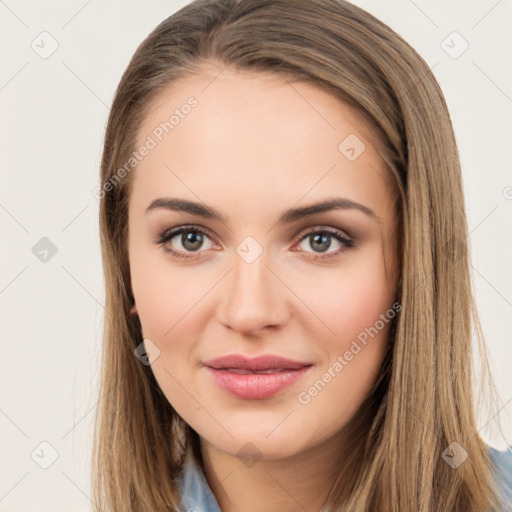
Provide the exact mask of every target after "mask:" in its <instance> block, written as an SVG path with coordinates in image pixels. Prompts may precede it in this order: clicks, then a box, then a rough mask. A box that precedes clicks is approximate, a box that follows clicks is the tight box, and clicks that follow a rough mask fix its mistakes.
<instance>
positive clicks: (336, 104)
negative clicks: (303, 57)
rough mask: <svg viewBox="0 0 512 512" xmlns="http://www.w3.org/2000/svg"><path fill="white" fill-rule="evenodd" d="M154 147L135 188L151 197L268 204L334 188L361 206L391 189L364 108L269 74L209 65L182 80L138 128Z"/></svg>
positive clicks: (141, 140)
mask: <svg viewBox="0 0 512 512" xmlns="http://www.w3.org/2000/svg"><path fill="white" fill-rule="evenodd" d="M149 141H151V142H150V143H149V144H150V145H151V146H152V149H151V150H150V151H148V152H147V155H146V156H144V158H143V159H141V161H140V162H139V163H138V164H137V167H136V170H135V176H134V178H135V179H134V187H133V189H132V190H133V193H134V194H135V193H137V194H138V195H144V196H145V199H146V200H147V199H149V198H150V196H152V195H153V196H155V194H160V195H163V192H164V190H163V189H165V192H169V194H172V195H176V191H179V192H182V194H181V195H182V196H186V197H188V198H191V199H192V198H193V199H194V200H197V199H198V198H200V199H201V200H205V201H206V200H207V199H212V200H211V201H206V202H209V204H212V205H213V204H222V203H223V202H226V201H229V202H231V203H232V204H235V202H239V201H242V202H243V201H246V202H250V198H257V200H259V201H260V203H259V204H260V207H263V203H262V202H261V200H263V199H265V201H266V203H268V204H269V205H270V204H275V202H276V201H281V200H283V198H284V196H286V197H287V200H289V201H294V202H297V201H299V199H300V198H301V197H302V196H304V195H306V194H308V199H311V200H313V199H316V198H318V197H323V196H325V195H326V193H328V194H329V195H332V193H333V191H334V190H339V193H340V194H341V195H342V193H343V192H344V191H348V192H349V193H350V194H352V198H353V199H355V200H358V199H359V200H361V201H363V200H365V199H366V200H368V199H370V200H371V197H369V195H370V196H371V195H372V194H371V190H374V191H376V193H375V194H374V195H375V197H374V198H373V199H374V200H381V198H380V199H379V196H382V194H381V192H379V187H380V188H383V187H385V186H386V179H383V176H384V175H385V174H386V169H385V164H384V162H383V160H382V159H381V157H380V155H379V152H378V146H376V141H375V137H373V136H372V132H371V127H369V126H368V125H366V124H365V123H364V122H363V120H362V118H361V117H360V116H359V115H358V113H357V112H356V111H354V110H353V109H351V108H350V107H349V106H348V105H346V104H345V103H343V102H341V101H340V100H338V99H337V98H335V97H334V96H332V95H331V94H329V93H327V92H326V91H324V90H322V89H319V88H318V87H316V86H314V85H312V84H309V83H304V82H291V81H287V80H285V79H284V78H283V77H281V76H278V75H273V74H268V73H267V74H264V73H254V72H245V71H239V70H233V69H225V70H224V71H222V69H220V68H204V69H203V70H202V72H200V73H199V74H194V75H188V76H186V77H184V78H182V79H180V80H177V81H176V82H174V83H172V84H171V85H170V86H169V87H168V88H167V89H165V90H164V91H162V92H161V93H160V94H159V95H158V97H157V98H156V99H155V100H154V101H153V102H152V104H151V106H150V108H149V111H148V113H147V115H146V117H145V119H144V122H143V123H142V125H141V126H140V128H139V131H138V136H137V144H136V147H137V148H139V147H141V146H143V145H144V144H148V142H149ZM347 150H348V151H349V152H348V153H347ZM350 151H351V152H350ZM354 152H355V157H356V158H354ZM219 194H220V195H219ZM193 196H196V197H193ZM357 196H359V197H357ZM222 200H223V201H222ZM374 204H375V202H374Z"/></svg>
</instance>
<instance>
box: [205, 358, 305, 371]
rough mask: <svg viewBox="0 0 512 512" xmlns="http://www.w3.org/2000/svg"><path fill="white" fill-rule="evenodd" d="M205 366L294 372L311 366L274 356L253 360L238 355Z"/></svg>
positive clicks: (206, 363)
mask: <svg viewBox="0 0 512 512" xmlns="http://www.w3.org/2000/svg"><path fill="white" fill-rule="evenodd" d="M204 365H205V366H209V367H210V368H215V369H216V370H221V369H229V368H236V369H241V370H253V371H257V370H273V369H282V370H296V369H298V368H303V367H304V366H311V363H304V362H300V361H293V360H291V359H286V358H284V357H280V356H276V355H272V354H269V355H263V356H259V357H254V358H247V357H244V356H241V355H238V354H230V355H227V356H223V357H218V358H216V359H211V360H210V361H206V362H205V363H204Z"/></svg>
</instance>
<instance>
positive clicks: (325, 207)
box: [146, 197, 381, 224]
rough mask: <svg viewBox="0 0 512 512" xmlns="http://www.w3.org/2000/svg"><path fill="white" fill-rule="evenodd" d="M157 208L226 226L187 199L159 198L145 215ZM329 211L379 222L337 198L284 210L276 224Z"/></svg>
mask: <svg viewBox="0 0 512 512" xmlns="http://www.w3.org/2000/svg"><path fill="white" fill-rule="evenodd" d="M157 208H165V209H167V210H172V211H177V212H185V213H190V214H192V215H198V216H200V217H204V218H206V219H214V220H219V221H220V222H222V223H223V224H226V222H227V221H226V218H225V217H224V216H223V215H222V214H221V213H220V212H217V211H216V210H214V209H213V208H211V207H209V206H207V205H205V204H203V203H197V202H195V201H189V200H187V199H175V198H169V197H161V198H158V199H155V200H154V201H153V202H152V203H151V204H150V205H149V206H148V207H147V209H146V213H149V212H150V211H152V210H155V209H157ZM330 210H359V211H360V212H363V213H364V214H366V215H368V216H369V217H371V218H372V219H374V220H376V221H378V222H380V221H381V219H380V217H379V216H378V215H377V214H376V213H375V212H374V211H373V210H372V209H371V208H368V207H367V206H364V205H362V204H360V203H356V202H355V201H352V200H350V199H346V198H342V197H337V198H333V199H326V200H323V201H320V202H317V203H313V204H310V205H308V206H304V207H301V208H291V209H289V210H286V211H285V212H284V213H283V214H282V215H281V217H280V218H279V221H278V222H277V224H289V223H292V222H297V221H299V220H301V219H304V218H306V217H310V216H312V215H316V214H319V213H324V212H327V211H330Z"/></svg>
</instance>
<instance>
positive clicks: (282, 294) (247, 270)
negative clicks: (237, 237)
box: [218, 253, 289, 335]
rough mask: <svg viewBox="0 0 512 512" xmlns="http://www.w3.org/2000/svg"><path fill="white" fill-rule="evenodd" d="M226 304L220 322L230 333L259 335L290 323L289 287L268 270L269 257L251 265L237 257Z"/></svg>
mask: <svg viewBox="0 0 512 512" xmlns="http://www.w3.org/2000/svg"><path fill="white" fill-rule="evenodd" d="M221 293H222V294H223V297H224V300H222V301H221V305H220V306H219V311H218V313H219V318H220V320H221V322H222V323H223V324H224V325H225V326H226V327H227V328H229V329H232V330H234V331H237V332H239V333H241V334H244V335H257V334H258V333H259V332H261V331H264V330H268V329H274V330H275V329H277V328H279V327H280V326H282V325H284V323H285V322H286V321H287V319H288V315H289V312H288V309H287V300H286V287H285V286H284V285H283V283H282V282H281V281H280V279H278V277H277V276H276V275H275V271H273V270H271V269H270V268H269V267H268V260H267V258H266V257H265V253H264V254H263V255H261V256H260V257H259V258H258V259H257V260H256V261H253V262H252V263H247V262H246V261H244V260H243V259H242V258H240V257H239V256H238V255H235V256H234V268H233V269H232V270H231V272H230V273H229V274H228V275H227V276H226V282H225V284H224V287H223V289H222V292H221Z"/></svg>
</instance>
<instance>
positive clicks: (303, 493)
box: [200, 433, 343, 512]
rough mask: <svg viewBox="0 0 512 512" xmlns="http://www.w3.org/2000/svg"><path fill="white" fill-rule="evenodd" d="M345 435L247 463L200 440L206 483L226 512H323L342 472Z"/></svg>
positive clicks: (202, 439)
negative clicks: (292, 451)
mask: <svg viewBox="0 0 512 512" xmlns="http://www.w3.org/2000/svg"><path fill="white" fill-rule="evenodd" d="M340 436H341V433H340V434H338V435H336V436H333V437H331V438H329V439H328V440H326V441H324V442H323V443H321V444H320V445H316V446H314V447H312V448H309V449H306V450H304V451H302V452H300V453H297V454H293V455H290V456H288V457H285V458H280V459H269V458H265V457H264V456H263V457H262V458H261V459H259V460H257V461H256V462H254V461H253V462H252V463H251V462H247V461H246V463H245V464H244V462H243V461H242V460H240V459H239V458H238V457H236V456H233V455H231V454H229V453H226V452H224V451H222V450H219V449H218V448H216V447H215V446H214V445H212V444H211V443H209V442H208V441H206V440H205V439H204V438H200V443H201V454H202V459H203V466H204V470H205V474H206V479H207V480H208V483H209V485H210V488H211V489H212V492H213V494H214V495H215V497H216V499H217V501H218V503H219V505H220V508H221V509H222V511H223V512H240V511H242V510H243V511H244V512H260V511H261V510H265V512H296V511H297V510H301V511H305V512H318V511H319V510H320V509H321V507H322V505H323V504H324V502H325V500H326V498H327V495H328V494H329V490H330V488H331V486H332V484H333V482H334V481H335V480H336V478H337V477H338V476H339V475H340V472H341V468H342V465H343V457H342V456H341V450H340V443H341V440H340Z"/></svg>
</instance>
